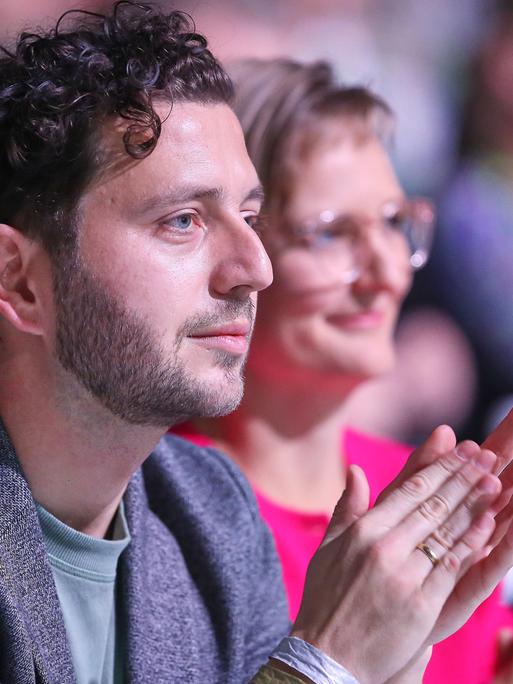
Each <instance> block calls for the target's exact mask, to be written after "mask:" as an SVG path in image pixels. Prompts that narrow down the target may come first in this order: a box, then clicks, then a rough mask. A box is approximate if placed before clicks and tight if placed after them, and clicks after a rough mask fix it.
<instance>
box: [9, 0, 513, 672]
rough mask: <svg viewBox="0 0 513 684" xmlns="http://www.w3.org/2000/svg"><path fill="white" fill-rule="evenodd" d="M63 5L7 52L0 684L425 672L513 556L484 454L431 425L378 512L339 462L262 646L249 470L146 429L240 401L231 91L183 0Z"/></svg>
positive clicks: (257, 276)
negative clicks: (294, 584)
mask: <svg viewBox="0 0 513 684" xmlns="http://www.w3.org/2000/svg"><path fill="white" fill-rule="evenodd" d="M74 19H75V25H74V27H71V28H69V27H68V28H66V27H65V22H60V24H59V25H58V26H57V28H56V30H55V31H54V32H52V33H51V34H49V35H46V36H35V35H26V36H24V37H22V38H21V39H20V41H19V42H18V45H17V48H16V52H15V53H13V54H11V53H6V55H5V57H3V58H2V60H1V61H0V188H1V189H0V222H1V225H0V367H1V383H0V415H1V417H2V424H1V425H0V681H1V682H2V683H4V682H9V683H14V684H18V683H23V684H25V683H26V682H52V683H53V682H56V683H57V682H58V683H59V684H65V683H67V682H74V681H77V680H78V681H79V682H90V681H98V682H102V683H103V682H115V681H128V682H151V683H152V684H153V683H154V682H170V681H173V682H175V681H176V682H207V681H208V682H233V683H235V682H245V681H248V680H249V679H251V678H252V677H255V682H257V681H258V682H263V681H273V682H277V681H307V682H308V681H315V682H327V681H345V682H354V681H355V679H354V677H353V675H355V676H356V677H357V678H358V680H359V681H361V682H362V683H367V682H369V683H370V682H381V681H383V682H384V681H390V682H391V681H394V682H406V681H420V677H421V674H422V668H423V666H424V665H425V662H426V659H427V657H428V655H429V647H430V645H431V644H432V643H434V642H435V641H437V640H439V639H441V638H444V637H445V636H447V635H448V634H450V633H451V632H452V631H454V630H455V629H457V628H458V627H459V626H460V625H461V624H462V622H464V621H465V620H466V619H467V617H468V616H469V615H470V613H471V612H472V610H473V609H474V608H475V607H476V606H477V605H478V604H479V603H480V602H481V601H482V600H483V599H484V598H485V596H486V595H487V594H488V593H489V592H490V591H491V590H492V589H493V587H494V586H495V585H496V584H497V582H498V581H499V579H500V578H501V577H502V576H503V574H504V573H505V572H506V570H507V569H508V568H509V566H510V565H511V564H512V563H513V548H512V546H513V535H512V534H511V532H510V531H509V530H508V527H509V520H510V517H511V514H510V511H509V510H508V508H507V507H506V508H504V505H505V502H506V500H507V499H508V496H507V494H509V490H508V487H506V488H505V496H503V497H499V498H498V496H499V492H500V489H501V483H500V481H499V480H498V478H497V477H496V476H495V475H493V474H491V471H492V470H493V469H494V468H495V469H497V460H496V456H495V455H494V453H492V452H491V451H489V450H487V449H482V448H480V447H479V446H477V445H475V444H472V443H464V444H462V445H459V446H458V447H456V445H455V441H454V436H453V434H452V432H451V431H450V430H449V429H447V428H441V429H439V430H437V431H435V433H433V435H432V437H431V438H430V440H428V442H427V443H426V444H425V445H424V446H423V447H422V448H421V449H419V450H418V451H417V452H416V454H415V456H414V457H413V459H412V460H411V461H410V463H409V464H408V466H407V468H406V469H405V471H404V472H403V473H402V474H401V476H400V478H399V479H398V481H397V482H396V483H394V485H393V486H391V488H390V490H389V491H388V492H385V493H384V494H383V496H382V498H381V500H380V502H379V503H378V505H377V506H376V507H375V508H374V509H373V510H371V511H369V512H367V508H368V490H367V487H366V481H365V478H364V476H363V474H362V473H361V471H358V469H353V470H351V471H350V476H349V479H348V483H347V487H346V492H345V494H344V496H343V497H342V499H341V502H340V504H339V507H338V510H337V511H336V513H335V515H334V519H333V522H332V525H331V527H330V529H329V531H328V535H327V537H326V539H325V541H324V543H323V546H322V547H321V549H320V551H319V553H318V555H317V556H316V558H315V559H314V561H313V562H312V565H311V569H310V574H309V578H308V581H307V588H306V591H305V597H304V601H303V604H302V608H301V612H300V615H299V617H298V620H297V622H296V624H295V625H294V627H293V629H292V632H291V637H287V638H285V639H284V640H283V641H282V642H281V643H280V645H278V642H280V639H281V638H282V637H284V635H286V634H287V632H288V631H289V627H288V624H287V620H286V607H285V601H284V596H283V591H282V587H281V580H280V576H279V569H278V564H277V561H276V558H275V554H274V549H273V547H272V543H271V541H270V537H269V534H268V532H267V531H266V529H265V527H264V525H263V524H262V522H261V521H260V519H259V516H258V512H257V509H256V505H255V502H254V500H253V498H252V496H251V494H250V492H249V489H248V487H247V485H246V484H245V482H244V481H243V479H242V477H241V476H240V474H239V473H238V472H237V470H236V469H235V467H234V466H233V465H232V464H230V462H229V461H228V460H227V459H225V458H224V457H223V456H221V455H220V454H217V453H216V452H213V451H211V450H207V449H205V450H202V449H197V448H195V447H193V446H191V445H187V444H186V443H184V442H182V441H181V440H179V439H178V438H173V437H166V438H164V439H163V440H162V441H161V442H160V443H159V444H158V445H157V446H156V447H155V444H157V442H158V441H159V439H160V438H161V436H162V435H163V434H164V433H165V432H166V430H167V428H168V426H169V425H171V424H173V423H174V422H176V421H179V420H182V419H183V418H186V417H191V416H196V415H203V414H208V415H216V414H219V413H223V412H226V411H229V410H231V409H232V408H233V407H234V406H235V405H236V404H237V402H238V401H239V399H240V396H241V393H242V368H243V362H244V358H245V354H246V351H247V346H248V341H249V338H250V334H251V328H252V323H253V318H254V312H255V303H256V292H257V291H258V290H260V289H262V288H264V287H266V286H267V285H268V284H269V282H270V280H271V272H270V267H269V261H268V259H267V256H266V254H265V252H264V250H263V248H262V245H261V243H260V240H259V238H258V234H257V232H256V230H255V229H256V228H257V227H258V213H259V208H260V203H261V189H260V186H259V183H258V179H257V177H256V174H255V171H254V169H253V167H252V165H251V163H250V161H249V159H248V157H247V154H246V151H245V148H244V142H243V137H242V133H241V130H240V127H239V125H238V122H237V121H236V118H235V116H234V114H233V112H232V111H231V109H230V107H229V102H230V97H231V85H230V82H229V80H228V79H227V77H226V75H225V74H224V72H223V70H222V69H221V67H220V66H219V65H218V64H217V62H216V61H215V60H214V58H213V57H212V56H211V54H210V53H209V52H208V50H207V49H206V42H205V40H204V39H203V38H202V37H201V36H198V35H197V34H195V33H193V31H192V28H191V27H190V25H189V23H188V21H187V19H186V18H185V17H184V16H183V15H181V14H179V13H171V14H170V15H163V14H160V13H158V12H156V11H154V10H152V9H151V8H149V7H145V6H142V5H133V4H131V3H128V2H120V3H118V4H117V5H116V7H115V9H114V12H113V14H112V16H109V17H101V16H96V17H93V18H91V17H86V16H78V18H77V17H74ZM511 432H512V430H511V427H510V425H509V423H506V424H505V425H503V426H502V427H501V429H500V430H499V431H498V432H497V433H496V435H495V436H494V437H493V438H492V440H491V441H490V443H489V445H488V446H490V448H493V449H494V450H495V451H502V456H501V461H500V462H501V464H505V463H506V462H507V461H508V460H509V458H510V453H511V451H512V443H513V437H512V436H511ZM152 449H153V450H154V451H153V453H152V454H151V456H149V457H148V454H149V453H150V452H151V451H152ZM505 484H508V483H507V482H505ZM492 505H493V506H494V508H493V509H492V508H491V506H492ZM499 509H503V512H502V514H501V515H502V518H503V520H502V521H501V524H500V525H499V526H498V527H497V532H496V535H495V536H494V538H493V539H492V540H491V541H490V536H491V534H492V532H493V529H494V518H493V514H494V513H495V512H497V511H498V510H499ZM507 530H508V531H507ZM492 548H493V550H492V551H491V553H489V551H490V549H492ZM488 553H489V555H487V554H488ZM472 564H473V565H472ZM470 566H472V567H470ZM462 567H463V569H465V570H467V569H468V568H470V569H468V571H467V572H466V573H465V574H463V576H461V573H460V569H461V568H462ZM269 656H272V659H271V661H270V664H269V665H266V662H267V660H268V658H269ZM257 672H258V674H257ZM330 673H331V674H330Z"/></svg>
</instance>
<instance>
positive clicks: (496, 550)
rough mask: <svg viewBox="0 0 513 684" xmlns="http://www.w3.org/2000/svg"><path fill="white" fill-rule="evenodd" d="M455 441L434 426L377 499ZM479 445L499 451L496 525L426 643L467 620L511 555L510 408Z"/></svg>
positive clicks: (469, 563)
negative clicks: (423, 444) (422, 445)
mask: <svg viewBox="0 0 513 684" xmlns="http://www.w3.org/2000/svg"><path fill="white" fill-rule="evenodd" d="M455 444H456V437H455V435H454V432H453V431H452V429H451V428H450V427H448V426H446V425H442V426H440V427H438V428H437V429H436V430H435V431H434V432H433V434H432V435H431V437H430V439H429V440H428V441H427V442H426V445H425V447H424V448H423V449H417V451H415V452H414V453H413V454H412V456H411V457H410V459H409V460H408V463H407V464H406V466H405V468H404V469H403V471H402V472H401V473H400V474H399V476H398V477H397V478H396V479H395V480H394V481H393V482H392V483H391V484H390V485H389V486H388V487H387V488H386V489H385V490H384V492H382V494H381V495H380V497H379V498H378V501H382V500H384V499H385V498H386V497H387V496H388V494H389V493H390V492H392V491H394V490H395V489H397V487H398V486H400V485H401V483H402V482H404V480H405V479H406V478H407V477H408V476H411V475H412V474H413V473H415V472H417V471H418V470H419V469H421V468H422V467H425V466H426V465H428V464H429V463H432V462H434V460H435V459H437V458H439V457H440V456H441V455H442V454H443V453H445V452H446V451H447V450H448V449H451V448H453V447H454V446H455ZM482 447H483V448H485V447H486V448H488V449H493V451H494V452H498V454H499V455H498V458H497V462H496V465H495V468H494V471H495V472H496V473H497V474H498V473H501V474H500V480H501V484H502V492H501V494H500V496H499V497H497V499H496V501H495V502H494V503H493V506H492V508H491V510H492V511H493V513H494V515H495V522H496V527H495V530H494V533H493V535H492V537H491V539H490V540H489V542H488V544H487V545H486V547H485V548H484V549H481V550H480V551H478V552H475V553H474V554H470V555H469V556H468V557H467V559H466V560H465V562H464V563H463V564H462V568H461V570H460V574H459V579H458V582H457V584H456V586H455V589H454V591H453V592H452V593H451V596H450V597H449V599H448V601H447V603H446V605H445V606H444V608H443V610H442V611H441V613H440V616H439V618H438V620H437V622H436V623H435V625H434V628H433V631H432V633H431V634H430V636H429V638H428V642H427V643H428V644H436V643H438V642H439V641H441V640H442V639H445V638H446V637H447V636H449V635H450V634H453V633H454V632H455V631H456V630H457V629H459V628H460V627H461V626H462V625H463V624H464V623H465V622H466V621H467V620H468V618H469V617H470V616H471V615H472V613H473V612H474V610H475V609H476V608H477V606H478V605H480V604H481V603H482V602H483V601H484V600H485V599H486V598H487V597H488V596H489V595H490V593H491V592H492V591H493V589H494V588H495V586H496V585H497V584H498V582H499V581H500V580H501V579H502V577H503V575H504V568H505V566H506V565H507V564H508V562H509V561H508V559H509V557H510V555H511V538H510V537H505V535H506V533H507V531H508V530H510V529H511V525H512V517H513V503H512V502H511V493H512V492H513V465H511V464H512V461H513V411H511V412H510V413H509V415H508V416H507V417H506V418H505V419H504V420H503V421H502V422H501V424H500V425H499V426H498V427H497V428H496V429H495V430H494V431H493V432H492V433H491V434H490V436H489V437H488V438H487V439H486V441H485V442H484V443H483V444H482ZM501 471H502V472H501Z"/></svg>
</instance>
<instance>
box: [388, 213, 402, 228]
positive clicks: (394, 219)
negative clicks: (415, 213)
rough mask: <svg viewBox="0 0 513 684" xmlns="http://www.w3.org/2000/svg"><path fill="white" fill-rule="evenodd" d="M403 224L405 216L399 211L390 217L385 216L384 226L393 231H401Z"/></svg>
mask: <svg viewBox="0 0 513 684" xmlns="http://www.w3.org/2000/svg"><path fill="white" fill-rule="evenodd" d="M405 223H406V216H405V215H404V214H403V213H401V212H399V211H398V212H397V213H395V214H392V215H391V216H387V217H386V219H385V224H386V225H387V226H388V227H389V228H392V229H394V230H403V228H404V225H405Z"/></svg>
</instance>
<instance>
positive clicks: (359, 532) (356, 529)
mask: <svg viewBox="0 0 513 684" xmlns="http://www.w3.org/2000/svg"><path fill="white" fill-rule="evenodd" d="M351 531H352V533H353V535H354V541H355V542H356V544H357V545H358V546H363V545H365V544H366V542H367V540H368V537H369V531H368V524H367V522H366V520H364V519H363V518H360V519H359V520H357V521H356V522H355V523H353V525H352V526H351Z"/></svg>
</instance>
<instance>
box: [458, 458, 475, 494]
mask: <svg viewBox="0 0 513 684" xmlns="http://www.w3.org/2000/svg"><path fill="white" fill-rule="evenodd" d="M476 477H478V472H477V471H476V469H475V468H474V466H472V465H471V464H469V465H468V466H465V467H464V468H461V470H458V471H457V472H456V473H455V474H454V480H455V481H456V482H457V484H458V485H459V486H460V487H461V488H463V489H469V488H470V487H472V486H473V485H474V483H475V481H476Z"/></svg>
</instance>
